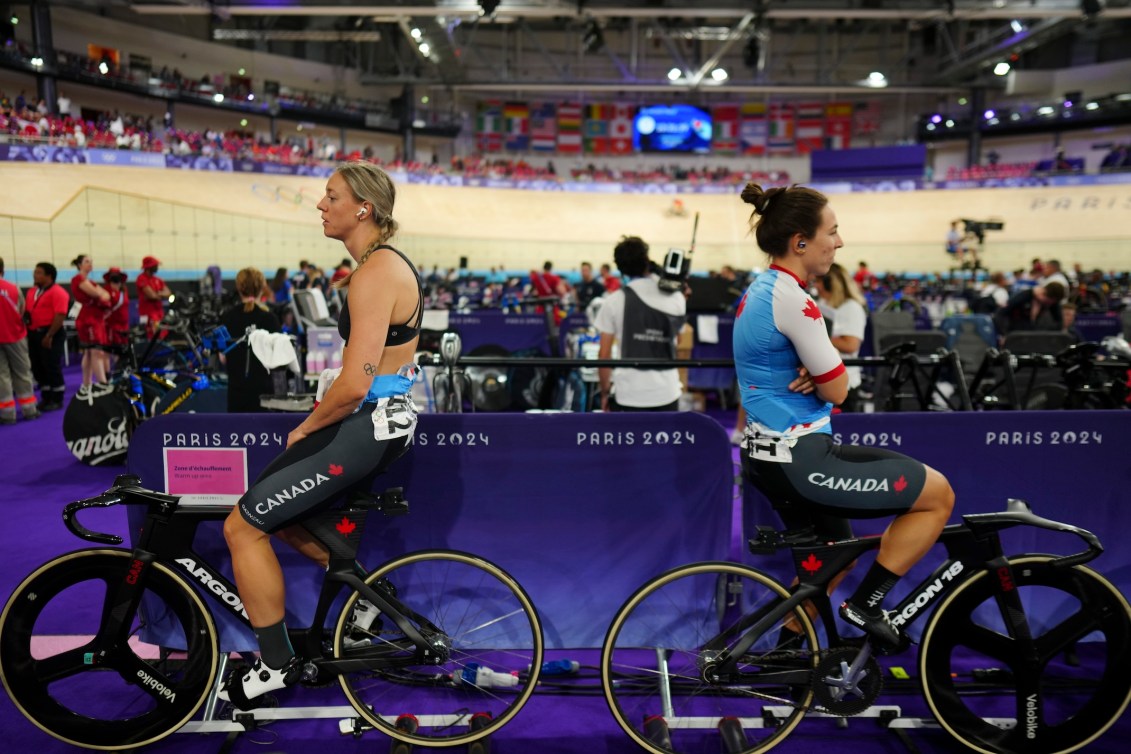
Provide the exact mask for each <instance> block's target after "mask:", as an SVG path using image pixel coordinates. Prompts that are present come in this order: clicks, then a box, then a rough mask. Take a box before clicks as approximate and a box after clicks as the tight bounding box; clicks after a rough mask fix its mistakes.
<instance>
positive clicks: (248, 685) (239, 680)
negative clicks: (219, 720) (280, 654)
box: [217, 657, 302, 710]
mask: <svg viewBox="0 0 1131 754" xmlns="http://www.w3.org/2000/svg"><path fill="white" fill-rule="evenodd" d="M300 675H302V662H301V661H300V660H299V659H298V658H297V657H292V658H291V659H290V661H289V662H287V664H286V665H284V666H283V667H281V668H279V669H278V670H276V669H274V668H269V667H267V666H266V665H264V664H263V660H262V659H260V658H257V659H256V660H255V664H254V665H252V666H251V668H250V669H249V670H247V671H246V672H245V673H243V674H242V675H240V674H239V673H238V672H235V671H233V672H232V673H231V674H230V675H229V676H228V680H226V681H224V685H223V686H221V687H220V692H219V694H217V696H219V697H220V699H222V700H223V701H225V702H230V703H231V704H232V705H234V706H235V707H236V708H237V709H241V710H251V709H255V708H256V707H258V706H259V704H258V703H257V701H256V700H257V699H258V697H261V696H263V695H264V694H266V693H268V692H269V691H278V690H279V689H284V688H286V687H287V686H293V685H294V684H295V682H297V681H298V679H299V676H300Z"/></svg>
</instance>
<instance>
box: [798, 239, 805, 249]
mask: <svg viewBox="0 0 1131 754" xmlns="http://www.w3.org/2000/svg"><path fill="white" fill-rule="evenodd" d="M797 248H799V249H804V248H805V242H804V241H798V242H797Z"/></svg>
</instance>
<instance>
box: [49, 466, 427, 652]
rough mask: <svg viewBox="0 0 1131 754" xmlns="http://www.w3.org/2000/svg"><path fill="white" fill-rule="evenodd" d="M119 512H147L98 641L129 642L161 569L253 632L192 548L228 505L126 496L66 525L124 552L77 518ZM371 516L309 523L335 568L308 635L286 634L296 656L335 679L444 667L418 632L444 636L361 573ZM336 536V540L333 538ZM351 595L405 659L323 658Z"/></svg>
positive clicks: (343, 515) (356, 510) (358, 512)
mask: <svg viewBox="0 0 1131 754" xmlns="http://www.w3.org/2000/svg"><path fill="white" fill-rule="evenodd" d="M115 486H116V487H117V486H118V484H117V483H115ZM95 501H97V502H95ZM117 504H124V505H146V506H147V508H148V509H147V512H146V518H145V524H144V526H143V527H142V530H141V533H140V537H139V539H138V542H137V544H136V545H135V546H134V548H133V549H132V551H131V557H132V558H133V560H132V562H131V564H130V566H129V568H128V569H127V573H126V576H125V578H124V579H123V580H122V582H121V583H120V584H118V586H117V588H116V589H115V590H113V593H112V594H110V595H108V597H107V609H106V611H105V613H104V616H103V621H102V625H101V627H100V629H99V635H98V638H100V639H102V638H109V637H111V636H115V635H118V634H123V635H122V636H120V637H119V638H120V639H122V640H123V641H124V640H125V639H126V638H128V637H127V636H125V635H124V634H127V633H128V632H129V628H130V627H129V623H128V618H129V616H132V615H134V614H135V613H136V612H137V611H138V609H139V607H140V605H141V600H142V595H143V594H144V591H145V589H144V587H145V582H146V577H147V573H148V571H149V569H150V568H151V567H152V566H153V564H154V563H162V564H163V565H165V566H166V567H168V568H170V569H171V570H173V571H175V572H177V573H178V574H180V575H181V576H182V577H184V578H185V580H186V581H188V582H190V583H193V584H195V585H196V586H197V587H198V589H199V590H200V591H202V592H203V593H204V594H206V595H208V596H209V597H211V598H212V599H213V600H215V601H216V602H217V603H219V604H220V605H221V606H223V608H224V610H225V611H226V612H227V613H228V614H230V615H231V616H232V617H233V618H235V619H236V620H237V621H239V622H240V623H241V624H242V625H244V626H246V627H247V628H248V630H249V631H250V630H251V622H250V620H249V619H248V617H247V612H246V611H245V610H244V607H243V601H242V600H241V599H240V598H239V594H238V591H237V590H236V586H235V584H233V583H232V582H231V581H230V580H229V579H228V578H227V577H226V576H224V574H222V573H220V572H219V571H218V570H217V569H216V568H215V567H213V566H212V565H211V564H210V563H209V562H208V561H207V559H206V558H204V557H203V556H201V555H200V554H199V553H198V552H196V550H194V549H193V541H194V539H195V538H196V532H197V529H198V528H199V527H200V525H201V524H202V523H204V522H206V521H221V520H223V519H225V518H227V516H228V515H229V513H230V512H231V508H229V507H227V506H222V505H199V506H195V505H194V506H186V507H183V508H182V507H178V499H177V498H176V497H173V496H170V495H164V494H161V493H154V492H150V491H147V490H146V491H141V490H133V489H129V488H125V489H118V490H116V491H115V493H107V494H106V495H101V496H99V497H98V498H92V500H91V501H84V502H83V503H72V504H71V505H69V506H67V509H66V510H65V512H64V516H63V517H64V520H65V522H66V523H67V527H68V528H69V529H70V530H71V531H72V532H74V533H75V534H77V535H78V536H80V537H82V538H83V539H88V540H91V541H96V542H106V543H109V544H118V543H120V542H121V538H120V537H116V536H113V535H107V534H100V533H98V532H92V531H90V530H88V529H85V528H84V527H82V526H81V525H80V524H78V522H77V521H76V520H75V518H74V516H75V514H76V513H77V512H78V510H81V509H82V508H84V507H91V506H94V505H97V506H109V505H117ZM372 510H373V508H372V507H362V506H354V505H351V506H348V507H346V508H344V509H339V510H331V511H328V512H326V513H323V514H320V515H318V516H315V517H313V518H312V519H310V520H309V521H307V522H305V523H304V526H305V528H306V529H307V530H308V531H309V532H310V534H311V535H312V536H314V538H315V539H317V540H318V541H319V542H321V543H322V544H323V545H324V546H325V547H326V548H327V549H328V550H329V552H330V564H329V569H328V570H327V572H326V575H325V577H324V579H323V582H322V586H321V589H320V591H319V595H318V602H317V605H316V608H315V611H314V617H313V618H312V620H311V623H310V627H308V628H295V629H289V630H288V633H289V634H290V637H291V642H292V644H293V646H294V647H295V649H296V651H297V652H298V654H300V655H301V656H302V657H304V658H305V659H306V660H308V661H311V662H315V663H316V664H317V665H318V667H319V668H320V669H325V670H329V671H330V672H333V673H336V674H340V673H345V672H351V671H355V670H361V669H364V668H370V667H373V663H374V661H376V660H378V659H380V660H382V661H383V666H385V667H390V666H395V665H401V664H403V665H410V664H419V662H420V657H423V659H424V661H425V662H431V661H436V662H439V661H441V660H436V659H435V657H436V655H435V653H436V651H437V649H438V647H437V646H436V645H435V643H434V642H432V641H430V640H429V638H428V637H426V636H425V635H424V634H422V633H421V631H420V629H419V628H417V625H419V626H421V627H423V628H424V630H425V631H426V632H428V633H429V634H438V633H440V632H439V629H437V628H436V627H435V626H434V625H432V624H431V623H429V622H428V621H427V620H426V619H425V618H423V616H420V615H419V614H417V613H416V612H415V611H413V610H411V609H410V608H408V607H407V606H405V605H404V604H402V603H401V602H400V601H399V600H397V599H396V598H395V597H393V596H392V595H391V594H388V593H387V592H385V591H384V590H383V589H380V588H374V587H373V586H371V585H369V584H366V583H365V582H364V581H362V580H361V578H359V577H358V575H357V573H356V571H355V568H354V562H355V559H356V556H357V548H358V543H359V542H360V540H361V536H362V534H363V533H364V531H365V524H366V520H367V518H368V516H369V514H370V512H371V511H372ZM342 520H345V521H347V522H348V524H349V526H345V527H342V528H344V529H346V530H347V531H346V532H344V533H343V532H342V531H341V530H340V529H338V528H337V527H339V526H341V521H342ZM335 531H336V532H337V534H336V535H335V534H333V532H335ZM346 587H350V588H352V589H354V590H356V591H358V592H360V593H361V595H362V596H363V597H364V598H365V599H367V600H369V601H370V602H371V603H372V604H373V605H374V606H376V607H377V609H378V610H380V611H381V614H382V615H384V616H386V617H388V618H389V619H391V620H392V621H393V622H394V623H396V625H397V627H398V628H399V629H400V630H401V631H403V632H404V635H405V637H406V638H407V639H408V641H409V642H411V645H409V644H407V643H406V644H404V645H403V646H398V647H396V648H397V649H398V651H400V652H407V653H409V654H408V656H400V657H390V656H388V655H389V651H388V649H387V648H385V647H371V648H366V649H362V650H356V651H354V652H352V653H351V655H352V656H351V658H350V659H346V660H330V659H325V658H323V657H322V638H323V637H322V627H323V625H324V624H325V621H326V617H327V616H328V615H329V612H330V608H331V606H332V605H333V602H334V600H335V599H336V597H337V596H338V594H339V593H340V592H341V591H342V589H344V588H346ZM413 621H416V622H417V625H414V623H413Z"/></svg>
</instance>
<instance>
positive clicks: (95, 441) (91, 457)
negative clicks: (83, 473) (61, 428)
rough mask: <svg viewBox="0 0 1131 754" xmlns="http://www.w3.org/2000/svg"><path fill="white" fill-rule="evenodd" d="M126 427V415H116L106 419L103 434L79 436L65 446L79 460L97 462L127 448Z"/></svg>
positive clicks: (128, 444)
mask: <svg viewBox="0 0 1131 754" xmlns="http://www.w3.org/2000/svg"><path fill="white" fill-rule="evenodd" d="M126 429H127V427H126V417H124V416H117V417H114V418H112V419H109V420H107V422H106V432H105V433H104V434H100V435H93V436H91V437H80V438H79V439H77V440H74V441H72V442H68V443H67V447H68V448H69V449H70V451H71V453H73V454H74V456H75V458H77V459H79V460H80V461H87V462H88V463H92V464H98V463H101V462H102V461H105V460H106V459H107V458H111V457H113V456H116V455H118V454H119V453H124V452H125V451H126V449H127V448H129V446H130V436H129V433H128V432H127V431H126Z"/></svg>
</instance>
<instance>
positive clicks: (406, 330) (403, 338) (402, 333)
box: [338, 244, 424, 346]
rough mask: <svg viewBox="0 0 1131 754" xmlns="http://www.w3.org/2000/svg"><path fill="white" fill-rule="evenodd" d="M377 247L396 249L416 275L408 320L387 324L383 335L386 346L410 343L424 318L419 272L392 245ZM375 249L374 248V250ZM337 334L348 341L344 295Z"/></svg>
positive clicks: (347, 307) (348, 330)
mask: <svg viewBox="0 0 1131 754" xmlns="http://www.w3.org/2000/svg"><path fill="white" fill-rule="evenodd" d="M377 249H389V250H390V251H396V252H397V256H399V257H400V258H401V259H403V260H404V261H405V264H407V265H408V267H409V269H410V270H412V274H413V275H415V276H416V290H417V295H418V296H419V299H418V300H417V302H416V309H415V310H414V311H413V313H412V314H411V315H409V318H408V321H407V322H405V323H404V324H403V325H389V334H388V335H386V336H385V345H386V346H403V345H404V344H405V343H411V342H412V339H413V338H415V337H416V336H417V335H419V334H420V322H421V320H423V319H424V283H423V282H422V281H421V280H420V273H419V272H417V271H416V265H414V264H413V263H412V262H410V261H409V259H408V257H406V256H405V255H404V254H402V253H401V252H400V251H397V250H396V249H394V248H393V247H392V246H386V245H385V244H381V245H380V246H378V247H377ZM377 249H374V251H376V250H377ZM414 319H415V320H416V324H415V325H413V326H411V327H410V326H409V323H410V322H412V321H413V320H414ZM338 335H341V336H342V340H344V341H345V342H346V343H349V339H350V307H349V297H348V296H347V297H346V306H345V308H344V309H342V313H341V315H340V316H339V317H338Z"/></svg>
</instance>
